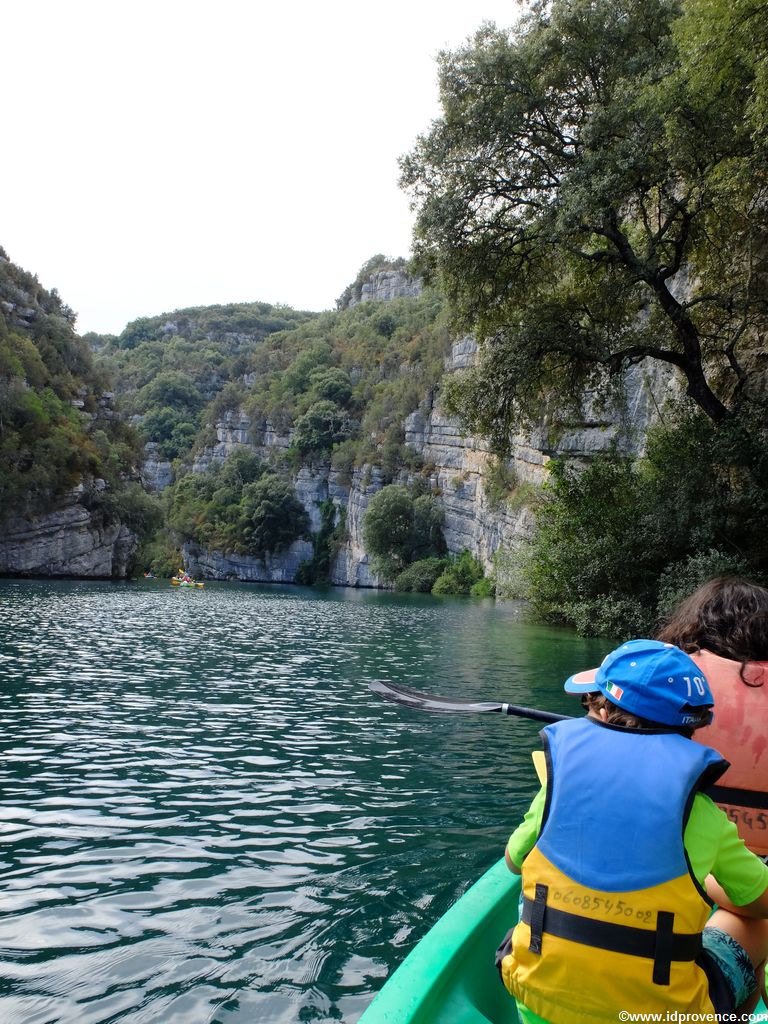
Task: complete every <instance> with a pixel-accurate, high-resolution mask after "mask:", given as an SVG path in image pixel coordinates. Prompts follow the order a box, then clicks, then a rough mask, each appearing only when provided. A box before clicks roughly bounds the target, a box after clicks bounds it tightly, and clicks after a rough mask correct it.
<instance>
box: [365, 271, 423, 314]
mask: <svg viewBox="0 0 768 1024" xmlns="http://www.w3.org/2000/svg"><path fill="white" fill-rule="evenodd" d="M422 290H423V285H422V281H421V278H420V277H411V275H410V274H406V273H405V271H404V270H377V271H375V272H374V273H373V274H371V275H370V277H369V278H368V280H367V281H364V282H363V283H362V284H361V285H360V287H359V290H358V289H357V288H355V289H354V290H353V292H352V294H351V295H350V297H349V299H348V300H347V302H346V308H347V309H351V308H352V306H356V305H357V304H358V302H368V301H370V300H373V301H379V302H390V301H391V300H392V299H415V298H416V297H417V296H419V295H421V293H422Z"/></svg>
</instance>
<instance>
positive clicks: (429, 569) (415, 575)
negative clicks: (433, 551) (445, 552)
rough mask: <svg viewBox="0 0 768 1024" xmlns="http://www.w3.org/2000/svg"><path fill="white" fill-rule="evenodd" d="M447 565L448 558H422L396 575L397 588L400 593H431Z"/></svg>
mask: <svg viewBox="0 0 768 1024" xmlns="http://www.w3.org/2000/svg"><path fill="white" fill-rule="evenodd" d="M447 567H448V559H447V558H422V559H421V560H420V561H418V562H414V563H413V565H409V566H408V568H407V569H404V570H403V571H402V572H401V573H400V574H399V576H397V577H396V579H395V590H396V591H398V592H399V593H414V594H430V593H431V592H432V588H433V587H434V585H435V582H436V580H437V579H438V578H439V577H440V576H441V575H442V574H443V572H445V570H446V568H447Z"/></svg>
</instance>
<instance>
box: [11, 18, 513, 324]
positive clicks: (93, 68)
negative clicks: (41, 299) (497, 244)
mask: <svg viewBox="0 0 768 1024" xmlns="http://www.w3.org/2000/svg"><path fill="white" fill-rule="evenodd" d="M519 12H520V7H519V6H518V4H517V3H516V2H515V0H464V2H459V0H408V2H406V0H388V2H384V3H376V4H371V3H365V2H364V0H357V2H352V0H349V2H348V0H326V2H325V3H322V2H310V0H295V2H290V0H282V2H280V0H217V2H215V3H214V2H212V0H209V2H207V3H200V2H197V0H183V2H180V0H152V2H147V0H132V2H131V3H127V2H118V0H8V2H7V3H5V4H3V5H2V26H3V28H2V31H3V37H4V38H3V47H2V51H3V52H2V66H3V93H4V97H5V104H4V106H5V113H6V116H5V120H4V152H3V156H2V160H1V161H0V245H2V246H3V247H4V248H5V250H6V252H7V253H8V256H9V257H10V259H11V260H13V261H14V262H15V263H18V264H20V265H21V266H22V267H24V268H25V269H26V270H29V271H32V272H33V273H36V274H37V275H38V277H39V279H40V281H41V283H42V284H43V285H44V287H46V288H49V289H50V288H58V290H59V292H60V294H61V296H62V298H63V299H64V301H65V302H67V303H68V304H69V305H70V306H72V308H73V309H74V310H75V311H76V312H77V313H78V324H77V326H78V330H79V331H80V332H83V333H84V332H86V331H99V332H112V333H119V332H120V331H121V330H122V329H123V327H124V326H125V325H126V323H127V322H129V321H130V320H133V319H135V318H136V317H139V316H153V315H156V314H159V313H163V312H169V311H171V310H174V309H177V308H180V307H184V306H196V305H208V304H212V303H223V302H249V301H255V300H260V301H265V302H280V303H285V304H287V305H290V306H294V307H295V308H298V309H315V310H319V309H331V308H333V307H334V303H335V299H336V297H337V296H338V295H339V294H341V292H342V291H343V289H344V287H345V286H346V285H347V284H349V282H350V281H352V280H353V279H354V277H355V275H356V273H357V271H358V269H359V268H360V266H361V265H362V264H363V263H364V262H365V260H367V259H368V258H369V257H370V256H372V255H374V253H377V252H383V253H385V254H386V255H388V256H392V257H396V256H408V255H409V251H410V238H411V225H412V221H413V215H412V213H411V212H410V210H409V207H408V199H407V197H406V196H405V195H404V194H403V193H402V192H401V191H400V189H399V188H398V185H397V179H398V173H399V172H398V164H397V161H398V157H399V156H400V155H402V154H403V153H405V152H406V151H407V150H409V149H410V147H411V145H412V143H413V141H414V139H415V138H416V136H417V135H418V134H419V133H421V132H423V131H425V130H426V129H427V128H428V127H429V123H430V121H431V120H432V119H433V118H435V117H436V116H437V115H438V113H439V108H438V96H437V73H436V64H435V57H436V55H437V53H438V51H439V50H441V49H446V48H448V49H451V48H454V47H456V46H458V45H460V44H461V43H462V42H463V41H464V40H465V39H466V38H467V37H468V36H469V35H471V34H472V33H473V32H474V31H475V29H476V28H478V27H479V25H480V24H481V22H483V21H485V20H487V21H495V22H496V24H497V25H499V26H502V27H509V26H510V25H512V24H514V23H515V21H516V20H517V18H518V16H519Z"/></svg>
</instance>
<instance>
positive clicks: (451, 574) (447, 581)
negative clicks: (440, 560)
mask: <svg viewBox="0 0 768 1024" xmlns="http://www.w3.org/2000/svg"><path fill="white" fill-rule="evenodd" d="M483 577H484V572H483V567H482V565H481V564H480V562H478V560H477V559H476V558H475V557H474V556H473V555H472V554H470V552H469V551H467V550H464V551H462V553H461V554H460V555H459V556H458V557H457V558H452V559H451V560H450V562H449V564H448V567H447V568H446V569H445V570H444V571H443V573H442V574H441V575H440V576H439V577H438V578H437V580H436V581H435V585H434V586H433V587H432V593H433V594H435V595H438V596H447V595H461V594H469V593H470V592H472V591H473V589H474V588H475V587H476V586H477V585H478V584H480V582H481V581H482V580H483ZM490 591H491V588H490V584H489V585H488V586H487V587H486V586H482V587H478V589H477V590H476V591H475V592H476V594H477V596H479V597H490V596H491V592H490Z"/></svg>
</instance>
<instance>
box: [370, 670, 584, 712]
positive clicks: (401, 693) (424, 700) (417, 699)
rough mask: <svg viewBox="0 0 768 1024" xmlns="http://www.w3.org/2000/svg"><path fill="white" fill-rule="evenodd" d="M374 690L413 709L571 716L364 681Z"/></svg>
mask: <svg viewBox="0 0 768 1024" xmlns="http://www.w3.org/2000/svg"><path fill="white" fill-rule="evenodd" d="M368 686H369V688H370V689H371V690H373V692H374V693H378V695H379V696H380V697H383V698H384V700H391V701H392V702H393V703H394V704H403V705H405V707H407V708H415V709H416V710H417V711H436V712H438V713H440V712H442V713H443V714H448V715H472V714H476V713H477V712H483V711H499V712H500V713H501V714H502V715H516V716H517V717H518V718H532V719H534V721H536V722H561V721H562V720H563V719H565V718H573V715H556V714H555V713H554V712H553V711H539V710H538V708H524V707H521V706H520V705H519V704H505V703H503V702H501V701H492V700H458V699H456V698H454V697H438V696H437V695H436V694H433V693H422V692H421V690H412V689H411V687H410V686H400V685H399V684H398V683H386V682H384V681H383V680H382V679H374V681H373V682H371V683H368Z"/></svg>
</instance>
